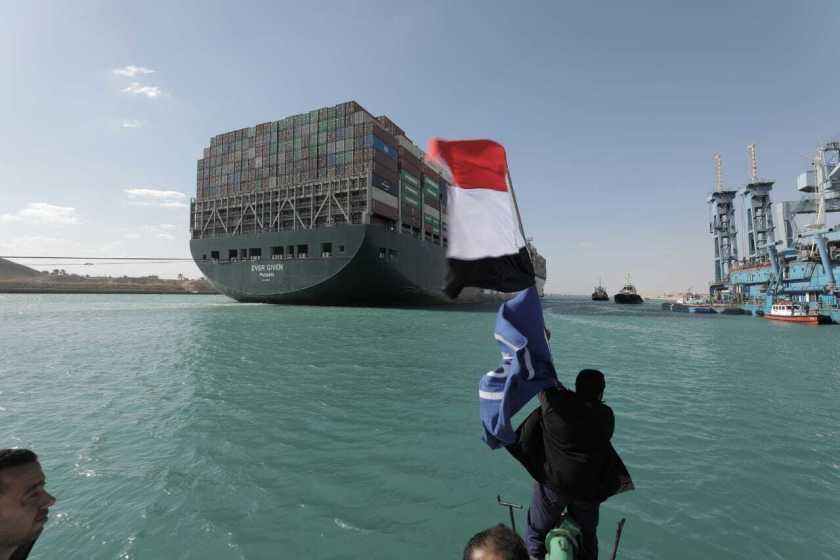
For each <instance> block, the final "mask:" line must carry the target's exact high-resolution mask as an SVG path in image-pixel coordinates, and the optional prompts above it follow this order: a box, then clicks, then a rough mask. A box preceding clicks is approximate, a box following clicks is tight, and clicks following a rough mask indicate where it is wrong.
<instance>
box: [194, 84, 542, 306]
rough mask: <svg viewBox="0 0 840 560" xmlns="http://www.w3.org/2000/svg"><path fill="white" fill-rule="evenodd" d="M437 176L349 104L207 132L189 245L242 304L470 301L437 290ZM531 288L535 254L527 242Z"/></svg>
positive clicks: (389, 125) (441, 216)
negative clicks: (207, 144)
mask: <svg viewBox="0 0 840 560" xmlns="http://www.w3.org/2000/svg"><path fill="white" fill-rule="evenodd" d="M446 187H447V185H446V182H445V180H444V178H443V177H442V174H441V173H440V169H436V168H435V167H433V166H431V165H430V164H429V163H427V162H426V161H425V160H424V153H423V151H422V150H420V148H418V147H417V146H416V145H414V143H412V142H411V140H409V139H408V138H407V137H406V135H405V132H403V130H402V129H401V128H399V127H398V126H397V125H396V124H394V122H393V121H391V120H390V119H389V118H388V117H385V116H380V117H374V116H373V115H371V114H370V113H369V112H368V111H366V110H365V109H364V108H363V107H361V106H360V105H359V104H358V103H356V102H355V101H350V102H347V103H341V104H339V105H336V106H335V107H326V108H323V109H317V110H315V111H310V112H309V113H302V114H299V115H294V116H291V117H287V118H285V119H282V120H279V121H273V122H267V123H263V124H260V125H257V126H255V127H251V128H243V129H239V130H234V131H231V132H226V133H224V134H219V135H217V136H214V137H213V138H211V140H210V146H209V147H207V148H204V154H203V157H202V158H201V159H199V160H198V174H197V189H196V198H195V199H193V200H192V201H191V205H190V230H191V233H192V239H191V241H190V251H191V253H192V256H193V259H195V262H196V264H197V265H198V267H199V268H200V269H201V271H202V272H203V273H204V276H205V277H206V278H207V279H208V280H209V281H210V282H211V283H212V284H213V286H214V287H216V288H217V289H218V290H219V291H221V292H222V293H224V294H226V295H228V296H230V297H232V298H234V299H236V300H238V301H242V302H265V303H287V304H308V305H372V306H387V305H433V304H446V303H479V302H483V301H491V300H495V299H501V298H503V297H505V296H504V294H499V293H496V292H491V291H488V290H479V289H475V288H467V289H465V290H464V291H463V292H462V293H461V295H460V296H459V297H458V299H457V300H455V301H454V302H453V301H452V300H450V299H449V298H447V297H446V295H444V294H443V292H442V287H443V284H444V276H445V273H446V246H447V235H446V232H447V228H446V225H447V224H446ZM529 251H530V253H531V257H532V260H533V264H534V270H535V272H536V276H537V287H538V289H539V292H540V295H542V293H543V286H544V284H545V278H546V263H545V259H544V258H543V257H542V256H540V255H539V254H538V253H537V251H536V249H535V248H534V247H533V245H531V244H530V242H529Z"/></svg>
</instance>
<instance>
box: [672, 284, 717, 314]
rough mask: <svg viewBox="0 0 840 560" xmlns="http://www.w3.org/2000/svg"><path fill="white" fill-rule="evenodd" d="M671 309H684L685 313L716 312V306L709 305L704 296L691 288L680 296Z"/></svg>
mask: <svg viewBox="0 0 840 560" xmlns="http://www.w3.org/2000/svg"><path fill="white" fill-rule="evenodd" d="M671 311H682V312H684V313H709V314H712V313H713V314H716V313H717V311H715V308H714V307H712V306H711V305H709V304H708V303H707V302H706V300H705V299H704V298H703V296H701V295H699V294H695V293H694V292H692V291H691V290H690V289H689V291H688V292H687V293H686V294H685V295H684V296H682V297H681V298H679V299H678V300H677V301H676V303H674V304H673V306H672V307H671Z"/></svg>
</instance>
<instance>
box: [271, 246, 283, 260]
mask: <svg viewBox="0 0 840 560" xmlns="http://www.w3.org/2000/svg"><path fill="white" fill-rule="evenodd" d="M282 258H283V246H282V245H281V246H279V247H272V248H271V260H273V261H277V260H280V259H282Z"/></svg>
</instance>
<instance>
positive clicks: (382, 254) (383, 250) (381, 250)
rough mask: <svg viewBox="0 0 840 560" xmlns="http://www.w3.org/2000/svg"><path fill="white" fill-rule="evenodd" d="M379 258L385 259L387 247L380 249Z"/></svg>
mask: <svg viewBox="0 0 840 560" xmlns="http://www.w3.org/2000/svg"><path fill="white" fill-rule="evenodd" d="M379 258H380V259H384V258H385V247H380V248H379Z"/></svg>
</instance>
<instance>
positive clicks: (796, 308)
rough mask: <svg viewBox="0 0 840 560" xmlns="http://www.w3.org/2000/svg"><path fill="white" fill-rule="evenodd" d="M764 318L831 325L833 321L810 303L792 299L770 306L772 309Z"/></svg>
mask: <svg viewBox="0 0 840 560" xmlns="http://www.w3.org/2000/svg"><path fill="white" fill-rule="evenodd" d="M764 318H765V319H771V320H773V321H786V322H788V323H804V324H807V325H829V324H831V322H832V321H831V317H829V316H828V315H821V314H820V313H818V312H817V309H811V308H810V307H809V306H808V305H804V306H803V305H800V304H798V303H794V302H792V301H777V302H775V303H774V304H773V305H772V306H771V307H770V311H769V312H768V313H766V314H765V315H764Z"/></svg>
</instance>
